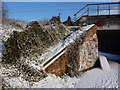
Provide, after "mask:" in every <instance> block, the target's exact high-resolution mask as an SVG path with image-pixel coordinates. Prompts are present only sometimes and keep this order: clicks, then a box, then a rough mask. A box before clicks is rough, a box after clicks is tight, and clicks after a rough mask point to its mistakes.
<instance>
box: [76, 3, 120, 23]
mask: <svg viewBox="0 0 120 90" xmlns="http://www.w3.org/2000/svg"><path fill="white" fill-rule="evenodd" d="M111 4H120V2H113V3H97V4H87V5H86V6H84V7H83V8H82V9H80V10H79V11H78V12H77V13H75V14H74V16H75V21H76V20H77V19H79V18H80V17H81V16H82V15H83V14H85V13H86V12H83V13H82V14H81V15H80V16H79V17H78V18H77V14H78V13H80V12H81V11H82V10H84V9H85V8H86V7H87V16H88V17H89V15H90V14H89V12H90V11H96V10H89V6H92V5H97V16H99V15H100V14H99V11H100V10H109V15H110V10H119V9H111V8H110V5H111ZM99 5H109V9H100V8H99Z"/></svg>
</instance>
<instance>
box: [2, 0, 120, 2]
mask: <svg viewBox="0 0 120 90" xmlns="http://www.w3.org/2000/svg"><path fill="white" fill-rule="evenodd" d="M0 1H1V0H0ZM2 1H4V2H119V1H120V0H2Z"/></svg>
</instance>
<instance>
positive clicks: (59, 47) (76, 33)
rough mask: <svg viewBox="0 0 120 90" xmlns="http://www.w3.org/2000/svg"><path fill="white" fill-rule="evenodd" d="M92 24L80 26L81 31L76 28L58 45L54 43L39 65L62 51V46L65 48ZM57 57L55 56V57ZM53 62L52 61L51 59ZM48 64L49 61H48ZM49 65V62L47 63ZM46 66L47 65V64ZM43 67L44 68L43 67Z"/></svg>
mask: <svg viewBox="0 0 120 90" xmlns="http://www.w3.org/2000/svg"><path fill="white" fill-rule="evenodd" d="M93 26H94V24H92V25H87V26H85V27H82V31H81V30H78V31H73V32H72V33H71V34H70V36H68V37H66V39H65V40H63V41H61V42H60V43H59V44H58V45H56V47H55V48H54V49H53V50H51V51H50V52H48V53H47V54H46V56H45V59H44V62H43V63H42V64H41V66H43V65H44V64H45V63H46V62H47V61H48V60H50V59H51V58H52V57H54V56H55V55H56V54H58V53H59V52H60V51H62V50H63V49H64V48H66V46H68V45H69V44H70V43H72V42H74V40H75V39H76V38H77V37H78V36H80V35H82V34H83V32H86V31H87V30H89V29H90V28H91V27H93ZM56 59H57V58H56ZM51 62H53V61H51ZM48 64H49V63H48ZM49 65H50V64H49ZM47 66H48V65H47ZM43 69H44V68H43Z"/></svg>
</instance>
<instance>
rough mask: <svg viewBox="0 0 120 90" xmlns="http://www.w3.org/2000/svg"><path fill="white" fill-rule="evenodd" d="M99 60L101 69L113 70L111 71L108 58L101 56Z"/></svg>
mask: <svg viewBox="0 0 120 90" xmlns="http://www.w3.org/2000/svg"><path fill="white" fill-rule="evenodd" d="M99 60H100V65H101V68H102V69H103V70H107V71H109V70H111V69H110V66H109V63H108V61H107V58H106V57H105V56H101V55H100V56H99Z"/></svg>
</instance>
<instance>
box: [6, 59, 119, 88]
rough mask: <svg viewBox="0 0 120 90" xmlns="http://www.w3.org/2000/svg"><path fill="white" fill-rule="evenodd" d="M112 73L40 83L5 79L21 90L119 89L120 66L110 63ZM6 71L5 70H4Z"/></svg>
mask: <svg viewBox="0 0 120 90" xmlns="http://www.w3.org/2000/svg"><path fill="white" fill-rule="evenodd" d="M109 64H110V68H111V70H110V71H105V70H102V69H100V68H94V69H92V70H89V71H87V72H85V73H84V74H82V75H81V76H78V77H73V78H70V77H69V76H63V77H57V76H55V75H52V74H50V75H48V77H46V78H44V79H42V80H41V81H39V82H28V81H25V80H23V79H22V78H21V77H22V76H19V77H10V78H8V77H5V81H7V82H9V84H10V86H12V87H19V88H30V87H31V88H118V66H119V67H120V64H118V63H116V62H113V61H109ZM4 71H5V70H4Z"/></svg>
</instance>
